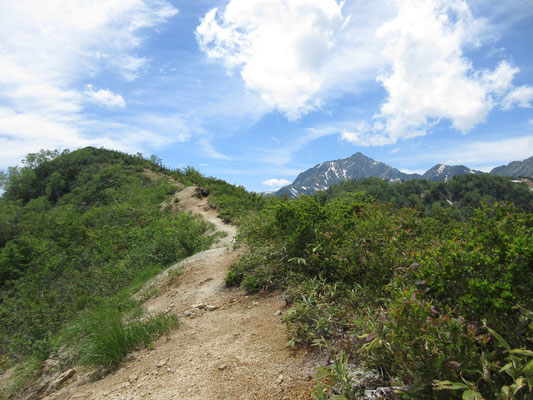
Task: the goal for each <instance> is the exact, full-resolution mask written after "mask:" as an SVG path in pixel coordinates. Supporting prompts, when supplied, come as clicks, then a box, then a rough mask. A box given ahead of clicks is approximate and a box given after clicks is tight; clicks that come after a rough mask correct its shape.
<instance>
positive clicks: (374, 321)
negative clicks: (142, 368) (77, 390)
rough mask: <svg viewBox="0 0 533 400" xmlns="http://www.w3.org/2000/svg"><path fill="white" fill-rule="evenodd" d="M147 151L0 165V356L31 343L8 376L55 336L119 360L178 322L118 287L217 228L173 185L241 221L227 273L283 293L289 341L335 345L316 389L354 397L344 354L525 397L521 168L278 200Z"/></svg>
mask: <svg viewBox="0 0 533 400" xmlns="http://www.w3.org/2000/svg"><path fill="white" fill-rule="evenodd" d="M154 161H155V162H154ZM158 161H159V160H158V159H157V158H156V157H153V158H152V161H149V160H146V159H144V158H143V157H142V156H141V155H137V156H130V155H127V154H123V153H119V152H115V151H109V150H104V149H95V148H85V149H81V150H77V151H74V152H62V153H59V152H57V151H42V152H40V153H37V154H30V155H28V157H27V158H26V160H25V162H24V164H23V166H22V167H17V168H10V169H9V170H8V172H7V174H5V175H3V176H1V179H2V187H3V188H4V190H5V192H4V194H3V196H2V197H1V198H0V357H2V358H1V360H0V362H1V364H2V365H1V367H2V368H6V367H8V366H10V365H12V364H13V363H15V362H20V361H21V360H24V359H25V357H31V361H27V362H26V363H24V364H22V365H24V368H23V369H21V370H20V371H21V372H20V374H19V375H20V376H21V377H23V378H24V379H25V380H26V381H28V380H31V379H32V378H33V377H34V375H32V374H34V373H35V371H36V370H38V369H39V365H40V363H41V362H42V361H43V360H45V359H46V358H47V357H48V356H49V355H50V354H56V355H57V353H58V352H61V351H64V348H63V347H64V346H65V345H67V347H68V351H69V352H71V354H72V355H71V357H73V360H78V361H80V362H83V363H88V364H93V365H98V366H103V367H106V366H109V365H113V364H118V363H119V362H120V361H121V360H122V359H123V357H124V356H125V355H126V354H127V353H128V352H129V351H131V350H133V349H135V348H138V347H139V346H142V345H145V344H148V343H149V342H150V341H151V340H152V339H153V338H154V337H157V336H158V335H161V334H163V333H165V332H168V330H169V329H170V328H171V327H172V326H175V325H176V324H177V322H178V321H177V319H176V318H175V317H168V316H166V315H155V316H151V317H146V316H143V315H142V308H141V307H140V304H139V303H138V302H136V301H133V300H132V294H133V293H135V292H136V291H137V290H138V288H139V287H140V285H141V284H142V283H143V282H145V281H146V280H147V279H149V278H151V277H152V276H154V275H156V274H157V273H159V272H160V271H162V270H163V269H164V268H166V267H167V266H169V265H170V264H173V263H175V262H177V261H179V260H180V259H182V258H184V257H187V256H189V255H191V254H193V253H195V252H197V251H200V250H203V249H206V248H207V247H209V246H210V244H211V243H212V242H213V240H214V237H213V234H212V231H211V227H210V226H209V224H207V223H206V222H204V221H203V220H202V219H201V218H199V217H194V216H192V215H190V214H174V213H172V212H170V210H171V209H172V207H166V208H165V207H163V208H162V207H161V204H162V203H163V202H166V204H168V202H169V199H170V195H171V194H172V193H174V192H175V191H176V190H178V189H179V187H181V185H180V184H184V185H196V186H198V187H199V188H200V189H199V194H198V195H199V196H205V195H207V194H209V198H208V201H209V204H210V205H211V207H214V208H216V209H217V210H218V211H219V213H220V215H221V217H222V218H223V219H224V220H225V221H226V222H233V223H236V224H238V225H239V233H238V235H237V241H238V244H240V245H244V246H245V247H246V248H247V249H248V252H247V253H246V254H245V255H244V256H242V257H241V258H240V260H239V261H238V262H237V263H235V264H233V265H232V267H231V268H230V269H229V270H228V272H227V276H226V283H227V284H228V285H229V286H241V287H243V288H244V289H246V290H247V291H249V292H258V291H268V290H281V291H283V292H284V293H285V295H286V299H287V302H288V303H289V305H290V307H289V309H288V310H287V311H286V313H285V315H284V319H285V322H286V324H287V328H288V332H289V337H290V343H291V344H292V345H293V346H309V347H314V348H322V349H327V350H328V351H331V353H332V354H335V355H336V361H335V363H334V364H333V365H332V366H331V367H329V368H326V369H325V370H324V375H325V378H324V379H323V380H322V381H321V382H319V383H317V385H318V388H317V391H316V393H315V394H314V396H315V398H318V399H320V398H327V397H328V396H333V395H334V394H335V395H336V396H338V397H337V398H346V399H351V398H357V396H358V395H359V394H360V392H361V391H363V390H364V385H363V386H362V385H361V384H359V385H358V384H357V383H356V382H355V381H353V380H352V379H353V376H352V374H351V372H350V371H352V370H353V367H354V365H355V364H358V363H362V364H364V365H366V366H367V367H371V368H375V369H376V370H378V371H381V375H382V378H385V379H386V380H387V381H388V383H389V384H391V385H394V386H397V387H399V388H401V391H402V393H401V394H399V396H402V397H405V398H415V399H424V398H427V399H433V398H440V399H449V398H466V399H470V398H471V399H481V398H486V399H496V398H498V399H526V398H530V397H531V395H532V393H533V390H532V385H533V312H532V311H531V310H533V296H532V295H531V294H532V293H533V270H532V266H533V235H532V233H533V232H532V231H533V217H532V214H531V211H532V210H533V194H532V192H531V190H530V189H529V187H528V186H527V185H526V184H523V183H516V182H513V181H512V180H511V179H509V178H504V177H496V176H489V175H465V176H456V177H454V178H453V179H452V180H450V181H449V182H446V183H439V182H427V181H423V180H421V181H410V182H405V183H387V182H385V181H383V180H381V179H377V178H371V179H367V180H363V181H357V182H356V181H348V182H344V183H342V184H340V185H334V186H332V187H330V188H329V189H328V190H326V191H323V192H319V193H317V194H315V195H314V196H311V197H308V196H302V197H301V198H299V199H295V200H287V199H278V198H275V197H268V196H262V195H259V194H255V193H249V192H247V191H246V190H245V189H244V188H243V187H236V186H233V185H229V184H227V183H226V182H224V181H222V180H219V179H215V178H208V177H204V176H202V175H201V174H200V173H199V172H198V171H197V170H195V169H194V168H186V169H184V170H168V169H166V168H163V167H162V166H161V165H160V163H158ZM178 182H179V184H178ZM117 338H118V340H117ZM71 362H72V360H71ZM24 379H22V380H21V383H20V384H19V385H18V386H16V387H15V388H14V389H13V390H12V391H11V392H5V393H1V392H2V391H1V390H0V397H2V396H3V397H5V398H8V397H9V396H10V395H11V394H12V393H13V391H16V390H18V389H20V387H22V386H23V384H24V382H25V381H24ZM323 385H326V386H327V387H328V388H329V389H327V390H326V391H323V390H322V389H323Z"/></svg>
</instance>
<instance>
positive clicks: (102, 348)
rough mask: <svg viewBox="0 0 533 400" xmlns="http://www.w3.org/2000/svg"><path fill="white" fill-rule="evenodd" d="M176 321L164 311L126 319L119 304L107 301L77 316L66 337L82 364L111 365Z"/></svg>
mask: <svg viewBox="0 0 533 400" xmlns="http://www.w3.org/2000/svg"><path fill="white" fill-rule="evenodd" d="M137 312H138V310H137ZM177 325H178V319H177V317H176V316H175V315H172V316H167V315H164V314H157V315H155V316H149V317H147V318H144V319H139V318H133V319H130V320H127V321H126V320H125V318H124V315H123V313H122V312H120V310H119V309H118V307H116V306H114V305H104V306H101V307H99V308H97V309H95V310H94V311H91V312H89V313H87V314H84V315H82V316H80V317H79V318H77V319H76V320H75V321H74V322H73V323H72V324H71V325H70V326H69V327H68V328H67V330H66V332H65V338H66V340H67V342H68V343H69V344H70V345H71V346H72V347H73V348H74V350H75V352H76V353H77V354H78V356H79V358H80V361H81V362H82V363H83V364H89V365H97V366H102V367H108V366H110V365H113V364H118V363H120V362H121V361H122V359H123V358H124V357H125V356H126V355H127V354H128V353H130V352H131V351H133V350H134V349H136V348H138V347H139V346H142V345H148V344H149V343H150V342H151V341H152V340H153V339H155V338H157V337H158V336H160V335H162V334H167V333H168V332H169V331H170V329H171V328H173V327H176V326H177Z"/></svg>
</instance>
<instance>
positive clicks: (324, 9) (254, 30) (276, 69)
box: [196, 0, 347, 119]
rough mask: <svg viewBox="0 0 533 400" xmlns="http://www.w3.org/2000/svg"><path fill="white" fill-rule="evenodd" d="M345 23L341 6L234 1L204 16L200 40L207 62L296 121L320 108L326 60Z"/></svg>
mask: <svg viewBox="0 0 533 400" xmlns="http://www.w3.org/2000/svg"><path fill="white" fill-rule="evenodd" d="M346 22H347V19H346V18H345V17H344V16H343V14H342V3H338V2H337V1H336V0H291V1H286V0H231V1H230V3H229V4H228V6H227V7H226V8H225V10H224V11H219V10H218V9H216V8H215V9H212V10H211V11H209V12H208V13H207V14H206V15H205V17H204V18H203V19H202V22H201V24H200V25H199V26H198V27H197V29H196V38H197V41H198V44H199V46H200V49H201V50H202V51H203V52H205V53H206V54H207V56H208V57H210V58H212V59H221V60H222V61H223V62H224V64H225V65H226V67H227V68H228V69H229V70H238V71H239V73H240V75H241V77H242V79H243V81H244V83H245V85H246V87H247V88H248V89H250V90H252V91H255V92H257V93H259V94H260V95H261V97H262V98H263V100H264V101H265V102H267V103H268V104H269V105H270V106H272V107H274V108H277V109H279V110H281V111H283V112H284V113H286V115H287V117H288V118H289V119H295V118H298V117H299V116H300V115H302V114H303V113H306V112H308V111H310V110H313V109H315V108H317V107H318V106H319V105H320V99H319V98H318V97H317V96H316V95H317V93H318V92H319V91H320V90H321V88H322V86H323V84H324V82H325V81H326V79H327V74H326V71H325V69H326V68H325V67H326V60H328V59H329V58H330V57H331V53H332V51H333V49H334V47H335V40H336V32H337V31H339V30H341V29H342V27H343V24H345V23H346Z"/></svg>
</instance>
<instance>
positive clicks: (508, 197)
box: [315, 174, 533, 220]
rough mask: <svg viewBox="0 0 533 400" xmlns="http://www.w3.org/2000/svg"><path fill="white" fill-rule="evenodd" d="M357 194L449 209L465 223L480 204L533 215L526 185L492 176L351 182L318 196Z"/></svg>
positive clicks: (430, 209) (430, 210)
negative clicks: (504, 206) (502, 204)
mask: <svg viewBox="0 0 533 400" xmlns="http://www.w3.org/2000/svg"><path fill="white" fill-rule="evenodd" d="M357 192H364V193H366V194H368V195H370V196H371V197H373V198H375V199H376V200H378V201H379V202H382V203H391V204H394V205H396V206H397V207H416V208H417V209H418V210H420V211H422V212H423V213H424V214H425V215H435V214H438V213H439V212H441V211H442V210H448V211H449V212H450V213H451V215H452V216H453V217H454V218H456V219H462V220H464V219H465V218H467V217H469V216H470V212H471V210H472V209H474V208H477V207H480V206H481V204H486V205H492V204H494V203H495V202H512V203H514V204H515V205H516V206H517V207H519V208H521V209H522V210H524V211H526V212H533V193H532V192H531V190H530V189H529V186H528V185H527V184H526V183H519V182H516V180H515V179H513V178H510V177H501V176H495V175H489V174H480V175H478V174H471V175H455V176H454V177H453V178H452V179H451V180H449V181H448V182H431V181H426V180H418V179H415V180H411V181H407V182H387V181H385V180H383V179H381V178H368V179H364V180H361V181H354V180H351V181H346V182H343V183H342V184H340V185H332V186H331V187H330V188H329V189H327V190H325V191H323V192H318V193H317V194H316V195H315V196H316V197H317V199H318V200H319V201H320V202H322V203H325V202H327V201H329V200H331V199H333V198H338V197H344V196H346V195H347V194H349V193H357Z"/></svg>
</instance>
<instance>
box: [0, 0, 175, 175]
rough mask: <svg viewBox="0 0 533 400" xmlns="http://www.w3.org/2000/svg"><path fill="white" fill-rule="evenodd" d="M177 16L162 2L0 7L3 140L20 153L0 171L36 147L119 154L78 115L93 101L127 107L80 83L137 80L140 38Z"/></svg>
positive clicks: (24, 0)
mask: <svg viewBox="0 0 533 400" xmlns="http://www.w3.org/2000/svg"><path fill="white" fill-rule="evenodd" d="M176 13H177V10H176V9H175V8H173V7H172V6H171V5H170V4H168V3H167V2H165V1H159V0H157V1H156V0H80V1H75V2H65V1H62V0H49V1H46V2H35V1H32V0H20V1H17V2H1V3H0V38H1V39H0V49H1V52H0V107H1V108H2V112H1V113H0V139H1V140H2V141H4V142H5V143H6V144H8V145H9V146H8V147H9V148H12V149H17V150H16V151H15V150H13V151H12V152H11V156H8V157H7V158H3V160H2V164H4V163H13V162H17V161H18V160H15V159H14V157H20V156H23V155H24V153H27V151H30V150H31V151H34V150H35V147H37V149H36V150H39V148H51V147H61V148H66V147H71V148H72V147H78V146H84V145H87V144H93V145H94V144H96V143H97V144H98V145H100V146H102V145H104V146H105V145H113V147H115V148H118V147H122V148H123V146H116V143H115V139H112V138H111V137H100V138H95V137H94V136H93V137H90V132H88V130H87V128H88V127H90V126H92V125H93V123H94V121H90V120H88V119H87V118H88V117H87V115H85V114H84V113H83V107H84V106H85V104H86V102H87V101H91V102H98V103H99V104H102V105H104V106H107V107H116V108H123V107H124V106H125V102H124V99H123V98H122V97H121V96H120V95H117V94H115V93H113V92H112V91H111V90H109V89H100V90H95V89H94V88H93V87H92V86H88V87H87V86H85V85H84V83H85V82H86V81H87V80H92V79H93V78H94V77H95V76H96V75H97V74H98V73H100V72H102V71H106V70H113V71H115V72H119V73H120V74H122V75H123V77H124V79H127V80H131V79H135V77H136V76H138V74H140V73H141V72H142V69H143V67H144V66H145V65H146V63H147V62H148V60H146V59H145V58H143V57H138V56H136V55H135V51H134V50H135V49H136V48H137V47H138V46H139V44H140V43H141V37H140V36H139V30H140V29H143V28H153V27H155V26H157V25H158V24H161V23H163V22H164V21H166V20H167V19H168V18H169V17H171V16H172V15H175V14H176ZM80 88H81V89H80ZM22 132H24V133H22ZM54 132H55V134H54ZM18 149H21V151H23V153H22V154H18V152H19V150H18ZM15 153H16V154H17V155H16V156H15ZM19 159H20V158H19ZM2 166H5V164H4V165H2Z"/></svg>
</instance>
